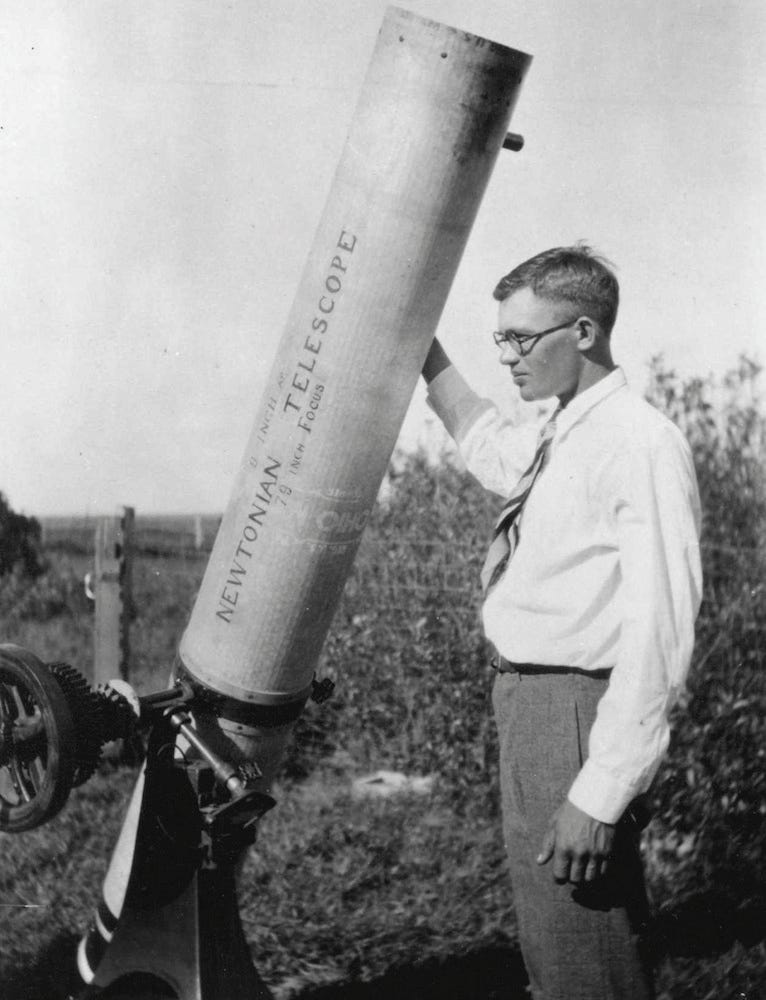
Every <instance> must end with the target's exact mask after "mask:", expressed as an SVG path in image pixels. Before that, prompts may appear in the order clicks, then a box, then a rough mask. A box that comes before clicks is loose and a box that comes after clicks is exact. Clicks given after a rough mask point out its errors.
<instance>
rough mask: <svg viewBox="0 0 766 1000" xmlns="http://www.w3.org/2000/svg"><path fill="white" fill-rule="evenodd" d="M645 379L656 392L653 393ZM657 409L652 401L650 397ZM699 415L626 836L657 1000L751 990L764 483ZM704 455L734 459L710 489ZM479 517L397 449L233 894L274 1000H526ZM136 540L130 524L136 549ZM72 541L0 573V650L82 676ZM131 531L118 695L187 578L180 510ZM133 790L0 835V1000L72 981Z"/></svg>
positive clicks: (762, 853) (138, 681)
mask: <svg viewBox="0 0 766 1000" xmlns="http://www.w3.org/2000/svg"><path fill="white" fill-rule="evenodd" d="M670 388H671V389H674V391H676V392H677V395H676V396H675V397H674V399H676V400H677V399H681V400H682V401H683V399H686V403H684V404H683V405H684V406H686V410H687V413H686V415H687V417H689V413H691V417H689V419H691V418H692V417H695V415H696V414H697V413H698V411H699V407H696V408H695V407H692V406H691V404H689V402H688V395H687V396H686V397H684V396H682V394H681V388H684V391H687V390H688V391H691V390H689V387H678V386H677V385H676V386H675V388H674V386H673V385H670ZM659 389H661V390H662V391H664V392H665V394H666V396H667V393H668V390H669V386H668V383H667V382H666V383H660V385H659ZM698 389H699V387H697V390H698ZM666 403H668V408H669V409H670V410H671V411H672V404H673V399H671V400H670V401H669V402H668V400H667V399H666ZM738 412H739V411H738ZM682 416H683V413H682ZM738 419H739V418H738ZM680 422H683V421H680ZM706 426H707V430H705V429H704V427H703V429H702V431H700V432H699V434H697V433H696V432H695V429H694V426H692V427H691V428H690V427H689V426H688V425H687V426H686V428H685V429H686V430H687V433H688V434H689V436H690V439H691V440H692V443H693V446H694V448H695V456H696V457H697V459H698V462H699V465H698V468H699V469H700V470H701V475H700V482H701V488H702V492H703V501H704V503H705V516H706V536H705V537H706V547H705V571H706V589H705V599H704V603H703V609H702V613H701V616H700V621H699V626H698V640H697V647H696V649H695V654H694V661H693V667H692V672H691V676H690V684H689V692H688V695H687V697H686V698H685V699H684V702H683V704H681V705H680V706H679V708H678V710H677V711H676V713H675V720H674V721H675V726H674V739H673V743H672V745H671V750H670V753H669V755H668V759H667V761H666V763H665V765H664V766H663V769H662V772H661V775H660V778H659V781H658V784H657V787H656V789H655V792H654V805H655V818H654V820H653V821H652V823H651V825H650V827H649V829H648V830H647V832H646V836H645V845H644V846H645V856H646V863H647V870H648V876H649V883H650V890H651V896H652V903H653V909H654V921H653V924H652V926H651V928H650V933H649V939H650V944H651V946H652V948H653V950H654V953H655V955H656V960H657V963H658V970H659V971H658V981H659V989H660V998H661V1000H758V998H761V997H765V996H766V943H765V941H766V866H765V865H764V860H765V858H766V849H765V844H766V839H765V838H764V832H765V830H766V767H765V766H764V765H766V679H765V678H766V654H765V652H764V651H765V650H766V608H765V606H764V603H765V602H764V572H763V571H764V565H766V560H765V559H764V553H763V547H762V538H763V525H764V523H766V520H765V519H764V510H766V505H765V504H764V496H765V495H766V494H764V492H763V482H762V469H761V464H760V457H759V453H758V452H757V450H756V451H753V449H752V448H751V451H750V453H748V452H747V447H749V446H750V443H752V442H751V438H750V437H747V435H748V434H750V432H751V430H752V425H747V426H746V425H745V424H737V427H738V428H739V430H737V428H735V430H734V431H732V430H731V428H729V430H728V431H725V432H722V436H720V437H719V438H716V439H715V440H713V441H712V443H711V440H712V438H711V436H712V434H713V432H712V430H711V429H710V426H709V425H706ZM748 428H750V429H749V430H748ZM735 432H736V433H735ZM716 433H718V432H717V431H716ZM737 434H739V437H737V436H736V435H737ZM695 435H696V436H695ZM727 448H729V449H732V451H733V452H736V456H737V459H736V469H737V477H736V481H735V482H734V485H733V486H732V485H731V483H732V475H731V470H732V468H733V467H734V464H735V463H733V462H732V459H731V454H730V453H729V452H727ZM748 454H750V455H751V457H750V458H748V457H747V456H748ZM748 463H749V464H748ZM759 469H761V471H758V470H759ZM727 490H728V491H729V492H728V493H727ZM492 507H493V505H492V502H491V500H489V499H488V498H487V497H485V496H484V494H483V493H482V492H481V491H480V490H479V489H478V488H477V487H476V486H475V485H473V484H472V483H471V482H470V481H468V480H467V479H466V478H465V477H464V476H462V475H461V474H460V473H459V472H457V471H456V470H455V469H454V468H453V467H452V466H450V465H443V466H442V467H440V468H438V469H435V468H433V467H432V466H430V465H429V464H428V462H426V461H425V460H424V459H423V458H422V457H414V458H410V459H408V460H406V461H404V462H403V463H400V465H399V467H398V471H397V472H396V473H395V474H394V475H393V479H392V495H391V499H390V502H389V503H387V504H385V505H380V506H379V507H378V508H377V509H376V511H375V513H374V516H373V519H372V523H371V524H370V527H369V529H368V531H367V533H366V535H365V538H364V540H363V544H362V548H361V550H360V553H359V556H358V559H357V562H356V565H355V568H354V571H353V573H352V575H351V577H350V579H349V581H348V584H347V586H346V590H345V593H344V596H343V599H342V601H341V605H340V607H339V609H338V612H337V614H336V617H335V620H334V623H333V626H332V629H331V631H330V635H329V636H328V640H327V642H326V645H325V650H324V653H323V656H322V660H321V662H320V665H319V670H318V672H319V674H320V676H322V675H328V676H331V677H332V678H333V679H335V680H336V681H337V685H338V686H337V691H336V694H335V696H334V697H333V699H332V700H331V701H330V702H328V703H327V704H325V705H323V706H315V705H311V706H310V707H309V708H308V709H307V710H306V712H305V713H304V716H303V717H302V719H301V720H300V722H299V724H298V727H297V733H296V741H295V746H294V747H293V748H292V750H291V751H290V754H289V756H288V759H287V761H286V764H285V768H284V771H283V774H282V777H281V778H280V780H279V782H278V785H277V788H276V791H275V795H276V798H277V800H278V805H277V807H276V808H275V809H274V810H273V811H272V812H270V813H269V814H268V815H267V816H266V817H265V818H264V820H263V821H262V823H261V827H260V832H259V840H258V843H257V845H256V846H255V848H254V849H253V850H252V851H251V852H250V854H249V856H248V859H247V863H246V866H245V871H244V875H243V880H242V890H241V893H240V904H241V912H242V919H243V924H244V927H245V931H246V935H247V939H248V942H249V943H250V946H251V948H252V952H253V956H254V960H255V962H256V965H257V966H258V968H259V970H260V972H261V974H262V975H263V977H264V978H265V979H266V981H267V982H268V984H269V985H270V986H271V988H272V989H273V990H274V992H275V994H276V996H277V998H278V1000H288V998H297V997H300V998H302V1000H309V998H311V1000H320V998H326V1000H329V998H338V1000H378V998H381V1000H382V998H384V997H385V998H388V997H396V998H397V1000H415V998H417V1000H431V998H434V1000H436V998H445V1000H468V998H472V1000H493V998H498V1000H499V998H500V997H503V998H504V1000H516V998H519V1000H520V998H522V997H524V996H525V995H526V994H525V977H524V973H523V968H522V965H521V962H520V958H519V954H518V950H517V948H516V935H515V922H514V917H513V911H512V899H511V893H510V887H509V882H508V877H507V874H506V870H505V860H504V857H503V848H502V843H501V837H500V830H499V821H498V793H497V765H496V760H495V749H496V748H495V735H494V731H493V724H492V722H491V718H490V708H489V700H488V697H489V689H490V684H491V680H492V678H491V671H490V670H489V669H488V667H487V662H486V649H485V646H484V642H483V639H482V637H481V634H480V631H479V627H478V617H477V611H478V603H479V593H478V590H477V585H476V578H477V571H478V562H479V561H480V559H481V551H482V546H483V542H484V538H485V535H486V533H487V530H488V525H489V523H490V520H491V511H492ZM140 527H141V524H140V517H139V535H138V537H139V544H140V538H141V532H140ZM176 527H177V526H176ZM51 528H52V526H51ZM88 530H89V529H88ZM88 530H86V531H85V534H83V533H82V530H81V531H80V534H79V535H78V534H77V532H73V533H72V535H71V537H69V540H67V534H66V525H63V526H62V525H59V527H58V528H57V530H56V532H55V533H54V532H53V531H52V530H51V531H49V532H48V533H47V536H46V537H47V539H48V543H49V548H48V551H47V558H48V561H49V568H48V570H47V571H46V573H45V574H43V576H42V577H40V579H39V580H38V581H36V582H35V583H34V584H29V583H28V582H24V581H20V580H15V579H10V578H9V579H6V580H4V581H2V582H0V615H2V621H3V626H2V639H3V640H4V641H14V642H18V643H20V644H22V645H24V646H27V647H29V648H30V649H32V650H33V651H34V652H36V653H37V654H38V655H39V656H40V657H41V658H43V659H47V660H54V659H55V660H58V659H65V660H67V661H69V662H70V663H72V664H73V665H75V666H78V667H80V668H84V667H85V666H86V665H87V664H88V663H89V659H90V657H91V655H92V654H91V649H92V612H91V610H90V607H89V604H88V601H87V600H86V598H85V596H84V593H83V588H82V577H83V574H84V573H85V572H86V570H87V569H89V568H90V565H89V564H90V556H89V554H88V552H87V548H88V544H89V543H88V540H87V534H88ZM153 530H156V531H159V534H155V535H154V536H152V537H153V541H152V543H151V544H145V545H144V546H143V552H142V553H140V555H139V557H138V558H137V560H136V564H135V568H134V578H135V600H136V605H137V608H138V617H137V619H136V621H135V622H134V624H133V626H132V632H131V646H132V658H131V680H132V682H133V683H134V685H135V686H136V688H137V689H138V690H139V691H140V692H146V691H148V690H154V689H157V688H159V687H161V686H163V685H164V683H165V679H166V677H167V673H168V669H169V666H170V664H171V662H172V659H173V655H174V653H175V647H176V644H177V642H178V639H179V637H180V634H181V632H182V630H183V627H184V624H185V622H186V620H187V617H188V614H189V611H190V608H191V603H192V601H193V597H194V594H195V592H196V589H197V587H198V584H199V580H200V579H201V574H202V572H203V569H204V564H205V555H204V553H198V552H196V551H195V550H194V548H193V545H191V544H189V543H188V538H189V533H190V530H191V529H190V527H189V523H188V522H187V523H186V526H185V527H184V538H185V539H186V541H184V542H183V544H182V545H180V546H178V545H176V544H175V543H174V530H176V528H174V526H173V525H172V524H170V523H166V524H165V525H164V527H162V529H161V530H160V529H159V528H157V526H156V525H155V526H154V529H153ZM148 537H149V536H148V535H145V536H144V538H148ZM175 537H176V542H177V540H178V535H177V533H176V536H175ZM83 539H84V540H83ZM179 549H180V550H181V551H182V553H183V554H182V555H178V554H177V553H178V551H179ZM174 553H176V554H174ZM378 768H387V769H391V770H395V771H401V772H404V773H405V774H408V775H432V776H434V779H435V780H434V785H433V789H432V791H431V792H430V793H428V794H423V795H415V794H411V795H401V796H396V797H394V798H390V799H385V800H383V799H381V800H363V801H360V800H358V799H357V798H355V797H354V795H353V794H352V788H351V785H352V781H353V779H355V778H357V777H359V776H362V775H365V774H368V773H370V772H372V771H374V770H376V769H378ZM134 777H135V768H129V767H123V766H114V765H109V764H105V765H102V767H101V769H100V770H99V772H98V773H97V774H96V775H95V776H94V777H93V778H92V779H91V780H90V781H89V782H88V783H86V784H85V785H84V786H83V787H82V788H80V789H76V790H75V791H74V792H73V794H72V796H71V798H70V801H69V803H68V805H67V807H66V808H65V809H64V811H63V812H62V813H61V814H60V815H59V816H58V817H57V818H56V819H55V820H54V821H52V822H51V823H50V824H48V825H47V826H45V827H44V828H41V829H39V830H37V831H34V832H31V833H29V834H25V835H21V836H16V837H14V836H10V835H5V836H2V838H1V842H2V857H3V863H2V866H0V997H1V998H2V1000H63V998H65V997H66V996H67V994H68V993H69V992H70V991H72V990H74V989H75V988H76V987H77V985H78V984H77V980H76V977H75V974H74V964H73V956H74V947H75V945H76V942H77V940H78V937H79V935H80V933H81V932H82V930H83V929H84V928H85V927H86V925H87V924H88V923H89V920H90V915H91V911H92V908H93V906H94V904H95V903H96V901H97V900H98V897H99V892H100V886H101V880H102V878H103V875H104V872H105V869H106V865H107V861H108V857H109V854H110V851H111V848H112V846H113V844H114V840H115V838H116V834H117V831H118V829H119V826H120V823H121V820H122V816H123V813H124V809H125V805H126V799H127V796H128V795H129V793H130V789H131V786H132V782H133V780H134Z"/></svg>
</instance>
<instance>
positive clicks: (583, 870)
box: [537, 799, 615, 885]
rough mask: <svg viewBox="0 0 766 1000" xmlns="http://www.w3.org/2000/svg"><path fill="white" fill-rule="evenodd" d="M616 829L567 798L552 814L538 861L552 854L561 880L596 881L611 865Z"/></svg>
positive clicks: (559, 880)
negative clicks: (594, 817)
mask: <svg viewBox="0 0 766 1000" xmlns="http://www.w3.org/2000/svg"><path fill="white" fill-rule="evenodd" d="M614 833H615V827H614V826H613V825H612V824H611V823H601V822H599V821H598V820H597V819H593V817H592V816H588V814H587V813H584V812H583V811H582V810H581V809H578V808H577V806H576V805H573V804H572V803H571V802H570V801H569V800H568V799H567V800H566V801H565V802H564V804H563V805H562V806H561V807H560V808H559V809H557V810H556V812H555V813H554V814H553V817H552V819H551V822H550V826H549V827H548V830H547V832H546V834H545V836H544V837H543V844H542V849H541V851H540V854H539V855H538V856H537V863H538V865H544V864H547V863H548V862H549V861H550V860H551V858H553V877H554V878H555V879H556V881H557V882H559V883H564V882H572V883H574V884H575V885H581V884H582V883H585V882H595V881H596V879H599V878H601V877H602V876H603V875H604V874H605V872H606V870H607V867H608V865H609V858H610V856H611V853H612V845H613V843H614Z"/></svg>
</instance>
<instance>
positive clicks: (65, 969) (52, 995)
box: [0, 935, 527, 1000]
mask: <svg viewBox="0 0 766 1000" xmlns="http://www.w3.org/2000/svg"><path fill="white" fill-rule="evenodd" d="M76 947H77V938H76V937H74V936H72V935H62V936H60V937H58V938H56V939H55V940H54V941H53V942H51V944H50V945H49V946H48V947H47V948H45V949H44V950H43V951H41V952H40V955H39V956H38V960H37V962H36V963H35V965H34V967H33V968H27V969H26V970H23V971H22V970H18V971H17V972H15V973H12V974H11V976H10V977H8V978H6V979H4V981H3V982H2V983H0V996H2V1000H65V998H67V997H69V996H70V995H74V996H77V995H78V993H79V992H80V991H82V989H83V985H82V982H81V981H80V979H79V977H78V975H77V972H76V969H75V963H74V955H75V949H76ZM526 983H527V977H526V973H525V972H524V966H523V964H522V961H521V957H520V955H519V954H518V952H516V951H514V950H512V949H511V948H508V947H492V948H483V949H481V950H478V951H475V952H471V953H469V954H467V955H462V956H459V957H456V958H450V959H445V960H443V961H438V960H436V959H432V960H428V961H426V962H422V963H420V964H413V965H409V966H399V967H398V968H396V969H392V970H391V971H390V972H388V973H386V974H385V975H383V976H380V977H379V978H378V979H375V980H372V981H370V982H365V983H359V982H350V983H338V984H334V985H332V986H320V987H307V988H305V989H303V990H302V991H301V992H300V993H299V994H298V995H297V996H296V997H295V1000H390V998H391V997H396V998H397V1000H444V997H449V998H450V1000H500V998H501V997H502V1000H525V998H526V997H527V992H526ZM142 995H143V992H142ZM152 996H154V994H152Z"/></svg>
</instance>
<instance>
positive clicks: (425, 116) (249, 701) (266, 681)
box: [179, 7, 530, 749]
mask: <svg viewBox="0 0 766 1000" xmlns="http://www.w3.org/2000/svg"><path fill="white" fill-rule="evenodd" d="M529 62H530V57H529V56H527V55H525V54H523V53H521V52H517V51H514V50H513V49H509V48H506V47H504V46H501V45H497V44H495V43H494V42H490V41H487V40H485V39H483V38H478V37H476V36H475V35H472V34H469V33H467V32H463V31H458V30H456V29H455V28H451V27H448V26H446V25H443V24H439V23H437V22H434V21H430V20H426V19H424V18H421V17H417V16H415V15H414V14H412V13H410V12H408V11H405V10H401V9H398V8H394V7H392V8H389V9H388V11H387V13H386V16H385V19H384V21H383V25H382V28H381V30H380V34H379V37H378V41H377V45H376V47H375V51H374V54H373V57H372V61H371V63H370V66H369V69H368V72H367V76H366V78H365V81H364V84H363V87H362V92H361V96H360V98H359V103H358V105H357V108H356V112H355V115H354V118H353V121H352V124H351V127H350V132H349V135H348V139H347V142H346V145H345V148H344V150H343V153H342V156H341V160H340V164H339V166H338V169H337V172H336V174H335V178H334V181H333V184H332V188H331V191H330V194H329V196H328V199H327V204H326V207H325V210H324V214H323V215H322V218H321V221H320V223H319V228H318V230H317V233H316V237H315V239H314V244H313V246H312V248H311V251H310V253H309V257H308V262H307V264H306V267H305V270H304V272H303V276H302V278H301V281H300V284H299V287H298V292H297V295H296V297H295V301H294V304H293V307H292V310H291V312H290V314H289V318H288V320H287V325H286V329H285V331H284V335H283V337H282V340H281V342H280V345H279V348H278V351H277V356H276V360H275V362H274V366H273V368H272V370H271V374H270V375H269V378H268V381H267V384H266V389H265V391H264V396H263V401H262V404H261V407H260V410H259V411H258V414H257V417H256V420H255V424H254V426H253V430H252V433H251V436H250V439H249V441H248V443H247V447H246V449H245V454H244V457H243V460H242V465H241V468H240V471H239V474H238V475H237V478H236V481H235V484H234V489H233V492H232V495H231V499H230V502H229V505H228V507H227V510H226V513H225V515H224V518H223V521H222V524H221V527H220V530H219V532H218V536H217V539H216V542H215V546H214V549H213V552H212V554H211V556H210V561H209V563H208V566H207V571H206V573H205V576H204V579H203V581H202V586H201V589H200V591H199V594H198V597H197V600H196V603H195V605H194V609H193V611H192V614H191V618H190V621H189V623H188V626H187V628H186V631H185V632H184V635H183V638H182V640H181V643H180V649H179V655H180V660H181V663H182V665H183V670H185V671H186V672H187V674H188V675H189V676H190V677H191V678H192V680H193V681H197V682H198V683H200V684H201V685H204V686H205V687H206V688H209V689H211V690H212V691H213V692H216V693H217V694H219V695H222V696H225V697H226V698H228V699H231V700H232V702H234V703H239V704H241V705H243V706H252V707H253V709H254V714H253V719H254V720H255V721H256V722H257V720H258V718H263V719H268V718H269V717H270V715H272V714H274V713H276V715H277V716H278V715H279V714H280V712H281V713H282V716H283V717H287V716H289V715H290V714H299V713H300V710H301V708H302V706H303V703H304V702H305V699H306V696H307V693H308V692H309V690H310V685H311V680H312V676H313V670H314V666H315V663H316V660H317V657H318V655H319V652H320V650H321V647H322V644H323V641H324V638H325V635H326V633H327V629H328V627H329V624H330V621H331V618H332V615H333V613H334V611H335V608H336V605H337V602H338V599H339V597H340V594H341V591H342V589H343V585H344V582H345V580H346V577H347V575H348V572H349V570H350V568H351V564H352V561H353V558H354V554H355V552H356V549H357V546H358V544H359V541H360V538H361V535H362V531H363V529H364V526H365V524H366V522H367V519H368V516H369V514H370V510H371V508H372V506H373V504H374V503H375V499H376V496H377V493H378V490H379V487H380V483H381V480H382V478H383V476H384V474H385V471H386V467H387V464H388V461H389V459H390V456H391V452H392V450H393V447H394V445H395V443H396V438H397V435H398V432H399V429H400V427H401V424H402V421H403V419H404V416H405V413H406V409H407V406H408V404H409V401H410V398H411V396H412V393H413V390H414V388H415V384H416V382H417V379H418V375H419V373H420V370H421V367H422V364H423V361H424V358H425V355H426V353H427V351H428V347H429V345H430V343H431V340H432V338H433V335H434V331H435V329H436V325H437V323H438V320H439V317H440V314H441V312H442V308H443V306H444V303H445V300H446V298H447V294H448V292H449V289H450V285H451V283H452V280H453V277H454V274H455V271H456V269H457V266H458V263H459V261H460V258H461V255H462V253H463V249H464V247H465V244H466V241H467V238H468V234H469V231H470V229H471V226H472V224H473V221H474V218H475V216H476V212H477V210H478V206H479V203H480V201H481V198H482V195H483V193H484V190H485V187H486V184H487V181H488V179H489V176H490V172H491V170H492V167H493V164H494V162H495V158H496V156H497V154H498V153H499V151H500V149H501V148H502V146H503V142H504V139H505V136H506V131H507V126H508V122H509V119H510V115H511V110H512V108H513V105H514V102H515V100H516V97H517V94H518V90H519V86H520V84H521V81H522V78H523V76H524V73H525V71H526V69H527V67H528V64H529ZM223 715H224V716H226V715H227V711H226V709H223ZM240 721H241V722H246V720H245V718H244V716H243V717H242V719H241V720H240ZM246 728H249V726H248V727H246ZM230 735H231V734H230ZM241 735H242V736H243V737H244V736H245V733H244V731H242V733H241ZM238 742H240V744H241V745H242V747H243V749H244V748H245V744H244V743H242V741H241V740H238Z"/></svg>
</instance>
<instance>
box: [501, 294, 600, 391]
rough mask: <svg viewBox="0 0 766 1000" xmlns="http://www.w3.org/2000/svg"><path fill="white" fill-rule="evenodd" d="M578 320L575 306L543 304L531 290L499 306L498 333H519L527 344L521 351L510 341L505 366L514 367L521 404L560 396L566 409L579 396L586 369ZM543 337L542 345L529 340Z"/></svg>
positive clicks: (545, 301)
mask: <svg viewBox="0 0 766 1000" xmlns="http://www.w3.org/2000/svg"><path fill="white" fill-rule="evenodd" d="M579 317H580V314H579V313H578V312H577V307H576V306H575V305H573V304H572V303H570V302H553V301H551V300H549V299H541V298H538V297H537V296H536V295H535V293H534V292H533V291H532V290H531V289H529V288H520V289H519V290H518V291H517V292H514V293H513V294H512V295H510V296H509V297H508V298H507V299H505V300H504V301H503V302H501V303H500V308H499V310H498V327H497V328H498V330H499V331H500V332H501V333H510V332H513V333H515V334H517V335H518V337H519V340H520V341H521V342H522V343H521V345H520V346H516V345H514V344H513V343H512V342H509V341H506V342H505V343H504V344H503V345H502V348H501V353H500V364H502V365H507V366H508V367H509V369H510V373H511V375H512V377H513V381H514V382H515V383H516V385H517V386H518V389H519V393H520V394H521V398H522V399H524V400H526V401H530V400H533V399H549V398H550V397H551V396H558V397H559V398H560V399H561V400H562V402H563V403H567V402H569V400H570V399H571V398H572V396H574V395H575V394H576V393H577V387H578V383H579V380H580V375H581V372H582V364H583V358H582V355H581V353H580V351H579V350H578V349H577V343H578V326H577V320H578V319H579ZM556 327H561V329H553V328H556ZM543 331H546V332H545V336H543V337H540V339H539V340H527V339H525V338H528V337H534V335H536V334H539V333H542V332H543Z"/></svg>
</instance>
